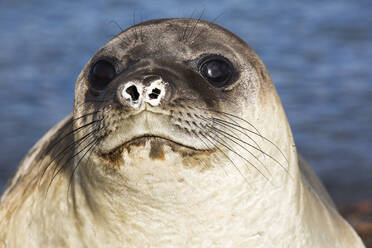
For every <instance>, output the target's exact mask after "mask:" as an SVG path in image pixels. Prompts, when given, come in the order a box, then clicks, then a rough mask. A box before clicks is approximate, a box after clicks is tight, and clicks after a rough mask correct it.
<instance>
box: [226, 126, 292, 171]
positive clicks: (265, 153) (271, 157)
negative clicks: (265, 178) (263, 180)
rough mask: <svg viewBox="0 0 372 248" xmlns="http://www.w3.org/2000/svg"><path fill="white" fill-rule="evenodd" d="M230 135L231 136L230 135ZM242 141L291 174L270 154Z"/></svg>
mask: <svg viewBox="0 0 372 248" xmlns="http://www.w3.org/2000/svg"><path fill="white" fill-rule="evenodd" d="M221 132H223V131H222V130H221ZM225 133H226V132H225ZM226 134H228V133H226ZM228 135H230V134H228ZM246 135H247V134H246ZM247 136H248V135H247ZM230 137H233V136H231V135H230ZM233 138H236V137H233ZM240 141H241V142H243V143H244V144H246V145H248V146H250V147H252V148H253V149H255V150H257V151H259V152H261V153H262V154H263V155H265V156H267V157H269V158H270V159H272V160H273V161H274V162H275V163H277V164H278V165H279V166H280V167H282V168H283V170H285V171H286V172H287V173H289V172H288V168H286V167H285V166H284V165H283V164H282V163H280V162H279V161H278V160H277V159H275V158H274V157H273V156H271V155H270V154H268V153H267V152H264V151H263V150H262V149H261V148H260V147H258V148H257V147H255V146H253V145H252V144H249V143H247V142H245V141H244V140H240Z"/></svg>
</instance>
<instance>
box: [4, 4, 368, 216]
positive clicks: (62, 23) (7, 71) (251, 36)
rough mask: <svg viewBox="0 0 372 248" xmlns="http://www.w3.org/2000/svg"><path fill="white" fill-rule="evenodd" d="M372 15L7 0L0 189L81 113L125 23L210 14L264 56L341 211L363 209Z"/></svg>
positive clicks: (299, 7)
mask: <svg viewBox="0 0 372 248" xmlns="http://www.w3.org/2000/svg"><path fill="white" fill-rule="evenodd" d="M371 10H372V1H370V0H357V1H350V0H339V1H333V2H330V1H321V0H303V1H297V0H287V1H268V0H250V1H244V0H232V1H219V0H215V1H203V0H198V1H195V0H189V1H181V0H178V1H171V0H161V1H156V2H155V1H153V2H152V1H148V2H145V1H136V0H126V1H124V0H122V1H119V0H108V1H99V0H85V1H72V0H70V1H51V0H33V1H30V0H1V1H0V30H1V35H0V99H1V106H0V192H1V191H3V190H4V187H5V184H6V182H7V180H8V179H9V177H10V176H11V175H12V174H13V173H14V171H15V169H16V167H17V164H18V163H19V162H20V160H21V159H22V157H23V156H24V155H25V153H26V152H27V151H28V150H29V149H30V148H31V146H32V145H33V144H34V143H35V142H36V141H37V140H38V139H39V138H40V137H41V136H42V135H43V134H44V133H45V132H46V131H47V130H48V129H49V128H51V127H52V126H53V125H54V124H56V123H57V122H58V121H59V120H61V119H62V118H63V117H64V116H66V115H67V114H69V113H70V112H71V111H72V104H73V91H74V83H75V80H76V78H77V76H78V74H79V72H80V70H81V69H82V68H83V66H84V64H85V63H86V62H87V61H88V59H89V58H90V57H91V56H92V55H93V54H94V53H95V51H96V50H97V49H98V48H99V47H101V46H102V45H104V44H105V43H106V42H107V41H109V40H110V39H111V38H112V37H113V36H115V35H116V34H118V33H119V32H120V27H121V28H124V29H125V28H127V27H128V26H130V25H133V24H134V23H138V22H141V21H145V20H149V19H153V18H164V17H194V18H198V17H199V16H200V15H201V14H202V13H203V15H202V19H204V20H209V21H213V20H215V22H216V23H217V24H220V25H222V26H223V27H225V28H227V29H229V30H231V31H232V32H234V33H236V34H237V35H238V36H240V37H242V38H243V39H244V40H245V41H246V42H247V43H248V44H249V45H250V46H251V47H252V48H253V49H254V50H255V51H256V52H257V53H258V55H259V56H260V57H261V58H262V60H263V61H264V63H265V64H266V66H267V68H268V70H269V72H270V73H271V76H272V78H273V81H274V83H275V85H276V87H277V90H278V92H279V95H280V97H281V99H282V102H283V104H284V107H285V109H286V111H287V115H288V119H289V121H290V124H291V126H292V130H293V133H294V137H295V140H296V143H297V147H298V150H299V151H300V153H301V154H302V155H303V156H304V157H305V158H306V159H307V161H308V162H309V164H310V165H311V166H312V167H313V168H314V170H315V171H316V173H317V174H318V175H319V176H320V177H321V179H322V181H323V182H324V184H325V186H326V187H327V189H328V190H329V192H330V194H331V195H332V197H333V199H334V200H335V201H336V203H337V205H338V206H339V207H340V208H341V209H345V206H346V208H347V206H355V204H359V203H360V202H362V204H364V205H363V206H364V207H365V204H367V205H368V200H371V199H372V151H371V148H372V87H371V86H372V69H371V65H372V14H371ZM119 26H120V27H119ZM366 200H367V201H366ZM363 206H362V207H363ZM368 206H369V205H368ZM347 209H348V210H347V211H349V210H350V208H347ZM366 218H371V216H370V215H369V216H368V217H366ZM369 220H370V221H371V222H372V220H371V219H369Z"/></svg>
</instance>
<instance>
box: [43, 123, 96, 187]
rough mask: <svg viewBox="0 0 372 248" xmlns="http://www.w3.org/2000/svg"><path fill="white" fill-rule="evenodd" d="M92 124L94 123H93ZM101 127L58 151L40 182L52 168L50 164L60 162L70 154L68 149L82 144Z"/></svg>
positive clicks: (45, 169) (45, 168)
mask: <svg viewBox="0 0 372 248" xmlns="http://www.w3.org/2000/svg"><path fill="white" fill-rule="evenodd" d="M91 125H92V124H91ZM98 130H99V129H98V128H96V129H95V130H93V131H91V132H89V133H88V134H85V135H84V136H83V137H81V138H80V139H78V140H77V141H73V142H71V143H70V144H68V145H67V146H66V147H64V148H63V149H62V150H60V151H59V152H58V154H57V155H55V156H54V158H53V159H52V160H51V161H50V162H49V163H48V164H47V165H46V166H45V167H44V169H43V171H42V173H41V176H40V180H39V183H40V182H41V179H42V177H43V176H44V174H45V173H46V171H47V170H48V168H50V166H51V165H52V164H53V163H55V162H56V163H57V164H59V162H60V161H61V160H62V159H63V158H64V157H65V156H66V155H67V154H68V153H67V151H68V150H69V149H73V148H74V146H75V145H80V144H81V143H82V142H84V141H85V140H86V139H87V138H88V137H89V136H91V135H93V134H94V133H96V132H97V131H98ZM61 155H63V156H62V157H60V156H61ZM56 169H57V167H55V168H54V171H53V173H52V174H54V173H55V171H56Z"/></svg>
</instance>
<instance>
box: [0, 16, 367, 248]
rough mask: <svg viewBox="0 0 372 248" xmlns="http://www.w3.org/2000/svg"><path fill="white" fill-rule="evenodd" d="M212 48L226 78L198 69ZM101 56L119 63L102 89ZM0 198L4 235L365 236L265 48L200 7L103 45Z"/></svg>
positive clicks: (318, 243)
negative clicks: (313, 165)
mask: <svg viewBox="0 0 372 248" xmlns="http://www.w3.org/2000/svg"><path fill="white" fill-rule="evenodd" d="M210 54H212V55H216V56H223V57H224V58H225V59H227V60H228V61H230V63H231V64H232V66H233V67H234V73H233V75H232V77H231V80H230V82H229V83H228V84H226V85H225V86H224V87H217V88H216V87H214V86H213V85H211V84H210V83H209V82H208V81H207V80H206V79H205V78H203V77H202V76H201V75H200V70H198V64H199V61H201V60H203V58H204V57H205V56H208V55H210ZM102 59H105V60H109V61H110V63H111V64H112V65H114V67H115V71H116V75H117V76H116V77H115V78H114V79H113V80H112V81H111V82H110V83H109V84H108V85H107V87H106V88H105V90H104V91H102V92H96V91H94V89H93V90H92V84H91V83H90V80H91V79H90V78H91V73H92V69H91V68H92V67H93V66H94V64H95V63H96V62H97V61H99V60H102ZM159 80H160V81H159ZM155 82H160V83H158V84H156V85H157V86H156V87H158V88H160V86H161V87H163V88H161V89H160V90H161V93H162V96H161V97H160V94H159V95H158V96H157V97H158V98H156V99H155V100H157V101H153V100H154V99H151V97H150V94H151V92H152V91H151V92H150V93H148V91H146V90H149V91H150V90H152V89H153V88H154V87H155V86H154V87H152V86H153V85H155V84H154V83H155ZM133 85H135V87H137V88H136V90H137V93H138V95H139V96H138V97H137V96H136V95H135V94H134V95H133V96H132V95H130V94H129V93H128V94H129V95H130V96H129V97H128V96H127V95H126V93H125V92H127V91H126V90H127V89H128V88H129V87H130V86H133ZM151 87H152V88H151ZM128 92H129V91H128ZM141 94H142V95H141ZM131 97H132V98H131ZM141 97H142V98H141ZM130 98H131V99H130ZM128 99H129V100H128ZM139 99H140V100H139ZM0 206H1V208H0V219H1V220H2V221H1V223H0V244H1V245H2V246H3V247H24V246H25V245H26V246H27V247H364V246H363V244H362V242H361V240H360V238H359V237H358V236H357V235H356V233H355V232H354V231H353V229H352V228H351V227H350V225H349V224H347V222H346V221H345V220H343V219H342V217H341V216H340V215H339V214H338V212H337V210H336V208H335V207H334V204H333V203H332V200H331V199H330V198H329V196H328V194H327V192H326V191H325V190H324V188H323V187H322V185H321V183H320V182H319V180H318V179H317V178H316V176H315V174H314V173H313V172H312V170H311V169H310V167H308V166H307V165H306V163H305V162H304V161H303V159H301V158H300V157H299V156H298V154H297V151H296V147H295V144H294V141H293V137H292V133H291V130H290V127H289V124H288V121H287V118H286V115H285V112H284V110H283V107H282V104H281V102H280V99H279V97H278V95H277V93H276V90H275V88H274V86H273V84H272V82H271V78H270V75H269V74H268V72H267V70H266V68H265V66H264V64H263V63H262V61H261V60H260V59H259V58H258V56H257V55H256V54H255V52H254V51H253V50H252V49H251V48H250V47H249V46H248V45H247V44H245V43H244V42H243V41H242V40H241V39H239V38H238V37H236V36H235V35H234V34H232V33H230V32H229V31H227V30H225V29H223V28H221V27H219V26H217V25H215V24H212V23H208V22H205V21H201V20H193V19H163V20H153V21H148V22H144V23H141V24H138V25H135V26H133V27H131V28H129V29H127V30H126V31H124V32H122V33H121V34H119V35H118V36H117V37H115V38H114V39H113V40H111V41H110V42H109V43H108V44H106V45H105V46H104V47H103V48H101V49H100V50H99V51H98V52H97V53H96V54H95V55H94V56H93V58H92V59H91V60H90V61H89V62H88V63H87V65H86V66H85V68H84V69H83V70H82V72H81V74H80V75H79V77H78V79H77V82H76V88H75V101H74V112H73V114H72V115H71V116H69V117H67V118H66V119H65V120H64V121H62V122H61V123H60V124H58V125H57V126H55V127H54V128H52V129H51V130H50V131H49V132H48V133H47V134H46V135H45V136H44V137H43V138H42V139H41V140H40V141H39V142H38V143H37V144H36V145H35V146H34V147H33V148H32V149H31V151H30V152H29V154H28V155H27V156H26V157H25V159H24V160H23V161H22V163H21V165H20V166H19V169H18V171H17V173H16V175H15V176H14V177H13V179H12V180H11V182H10V184H9V186H8V188H7V189H6V191H5V193H4V194H3V196H2V198H1V205H0ZM20 237H21V238H20Z"/></svg>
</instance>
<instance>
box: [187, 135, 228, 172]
mask: <svg viewBox="0 0 372 248" xmlns="http://www.w3.org/2000/svg"><path fill="white" fill-rule="evenodd" d="M194 134H195V136H196V137H198V138H199V140H200V141H201V142H202V143H203V144H204V145H205V147H206V148H207V150H211V149H212V148H210V147H209V146H208V145H207V143H205V141H204V140H203V139H202V138H201V137H200V136H199V135H198V134H197V133H195V132H194ZM208 141H209V140H208ZM209 142H210V141H209ZM212 144H213V143H212ZM213 146H214V144H213ZM200 162H202V161H200ZM204 164H205V163H204ZM217 164H218V166H219V167H220V168H222V170H223V171H224V172H225V175H226V176H228V175H229V174H228V173H227V171H226V169H225V168H224V167H223V166H222V165H221V164H219V163H217Z"/></svg>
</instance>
